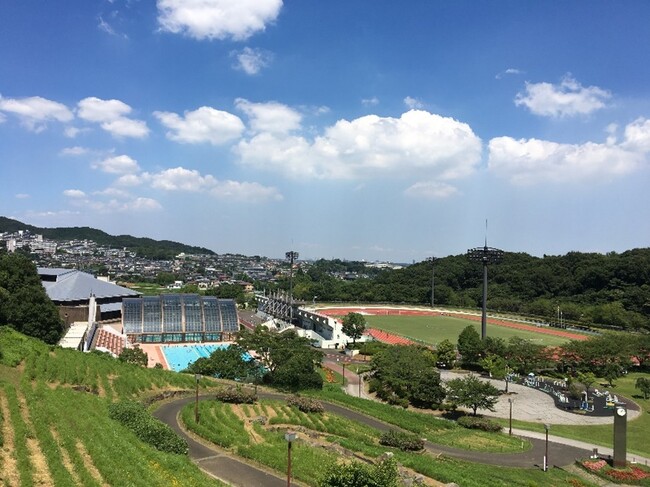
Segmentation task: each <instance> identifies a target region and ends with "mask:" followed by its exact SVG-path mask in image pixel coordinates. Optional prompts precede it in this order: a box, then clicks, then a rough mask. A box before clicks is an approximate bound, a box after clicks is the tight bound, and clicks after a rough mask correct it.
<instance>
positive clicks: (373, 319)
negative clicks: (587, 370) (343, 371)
mask: <svg viewBox="0 0 650 487" xmlns="http://www.w3.org/2000/svg"><path fill="white" fill-rule="evenodd" d="M365 318H366V321H367V323H368V326H369V327H372V328H379V329H380V330H384V331H388V332H392V333H396V334H398V335H401V336H404V337H407V338H413V339H415V340H416V341H422V342H425V343H429V344H432V345H435V344H437V343H439V342H441V341H442V340H444V339H445V338H446V339H448V340H450V341H451V342H452V343H456V341H457V340H458V335H459V334H460V332H461V331H462V330H463V328H465V327H466V326H467V325H472V326H474V327H475V328H476V330H477V331H478V332H479V333H480V332H481V323H480V322H477V321H471V320H465V319H463V318H456V317H450V316H402V315H389V316H373V315H366V316H365ZM487 333H488V336H493V337H500V338H504V339H505V340H508V339H509V338H510V337H512V336H518V337H521V338H525V339H527V340H531V341H532V342H534V343H538V344H540V345H545V346H548V345H553V346H554V345H562V344H563V343H566V342H567V341H568V340H567V339H566V338H562V337H556V336H552V335H546V334H543V333H534V332H528V331H524V330H517V329H515V328H507V327H505V326H497V325H491V324H489V323H488V328H487Z"/></svg>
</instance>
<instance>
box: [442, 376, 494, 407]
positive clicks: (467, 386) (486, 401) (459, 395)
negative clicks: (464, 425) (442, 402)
mask: <svg viewBox="0 0 650 487" xmlns="http://www.w3.org/2000/svg"><path fill="white" fill-rule="evenodd" d="M447 389H448V394H447V397H448V398H449V399H450V400H451V401H452V402H453V403H454V404H457V405H459V406H466V407H468V408H471V409H472V411H473V415H474V416H476V411H477V409H479V408H480V409H488V410H490V411H494V405H495V404H496V403H497V400H498V399H499V390H498V389H497V388H496V387H494V386H493V385H492V384H490V383H489V382H486V381H482V380H480V379H479V378H478V377H476V376H475V375H474V374H469V375H467V376H466V377H464V378H462V379H452V380H450V381H449V382H447Z"/></svg>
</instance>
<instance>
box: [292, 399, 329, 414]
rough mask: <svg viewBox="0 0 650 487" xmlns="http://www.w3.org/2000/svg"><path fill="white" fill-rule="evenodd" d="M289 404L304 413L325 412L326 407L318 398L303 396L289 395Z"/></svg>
mask: <svg viewBox="0 0 650 487" xmlns="http://www.w3.org/2000/svg"><path fill="white" fill-rule="evenodd" d="M287 405H288V406H293V407H296V408H298V410H300V411H302V412H303V413H323V412H325V408H324V407H323V403H322V402H320V401H317V400H316V399H311V398H309V397H302V396H289V397H288V398H287Z"/></svg>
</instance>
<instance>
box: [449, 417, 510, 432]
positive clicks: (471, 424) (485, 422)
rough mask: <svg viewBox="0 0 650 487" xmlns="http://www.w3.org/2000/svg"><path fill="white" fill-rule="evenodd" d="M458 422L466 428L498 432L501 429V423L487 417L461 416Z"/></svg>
mask: <svg viewBox="0 0 650 487" xmlns="http://www.w3.org/2000/svg"><path fill="white" fill-rule="evenodd" d="M458 424H459V425H460V426H462V427H464V428H469V429H475V430H481V431H489V432H491V433H496V432H497V431H501V425H500V424H499V423H497V422H495V421H492V420H490V419H487V418H478V417H476V416H461V417H460V418H458Z"/></svg>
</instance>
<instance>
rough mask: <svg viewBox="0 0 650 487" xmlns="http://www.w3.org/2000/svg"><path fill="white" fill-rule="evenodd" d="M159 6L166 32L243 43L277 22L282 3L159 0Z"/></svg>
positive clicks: (160, 21) (275, 0)
mask: <svg viewBox="0 0 650 487" xmlns="http://www.w3.org/2000/svg"><path fill="white" fill-rule="evenodd" d="M157 7H158V24H159V25H160V29H161V30H162V31H164V32H171V33H173V34H185V35H187V36H189V37H192V38H194V39H199V40H202V39H232V40H235V41H242V40H246V39H248V38H249V37H250V36H252V35H253V34H255V33H257V32H260V31H263V30H264V29H265V28H266V25H267V24H269V23H271V22H273V21H275V19H276V18H277V17H278V15H279V13H280V9H281V8H282V0H237V1H232V0H158V2H157Z"/></svg>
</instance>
